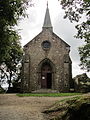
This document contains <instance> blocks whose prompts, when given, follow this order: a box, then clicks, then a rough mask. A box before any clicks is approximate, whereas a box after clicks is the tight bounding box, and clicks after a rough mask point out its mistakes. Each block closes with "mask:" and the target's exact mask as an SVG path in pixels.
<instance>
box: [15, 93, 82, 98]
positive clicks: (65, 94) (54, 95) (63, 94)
mask: <svg viewBox="0 0 90 120" xmlns="http://www.w3.org/2000/svg"><path fill="white" fill-rule="evenodd" d="M75 95H81V93H46V94H36V93H34V94H33V93H24V94H17V96H19V97H29V96H33V97H63V96H75Z"/></svg>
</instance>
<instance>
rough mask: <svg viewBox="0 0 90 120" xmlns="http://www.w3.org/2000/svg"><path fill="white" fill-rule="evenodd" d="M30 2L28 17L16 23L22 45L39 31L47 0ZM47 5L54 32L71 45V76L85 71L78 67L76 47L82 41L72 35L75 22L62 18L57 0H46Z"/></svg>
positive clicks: (62, 14) (62, 12)
mask: <svg viewBox="0 0 90 120" xmlns="http://www.w3.org/2000/svg"><path fill="white" fill-rule="evenodd" d="M32 4H34V6H33V7H29V8H28V9H27V13H28V18H25V19H23V20H21V21H20V22H19V25H18V29H20V30H19V33H20V35H21V37H22V39H21V43H22V46H23V45H25V44H26V43H27V42H29V41H30V40H32V38H33V37H35V36H36V35H37V34H38V33H40V32H41V30H42V26H43V22H44V17H45V11H46V7H47V0H33V3H32ZM48 6H49V12H50V17H51V22H52V26H53V30H54V33H56V34H57V35H58V36H59V37H60V38H62V39H63V40H64V41H66V42H67V43H68V44H69V45H70V46H71V52H70V56H71V59H72V74H73V77H74V76H76V75H77V74H82V73H85V71H82V70H81V69H80V67H79V64H80V61H79V55H78V47H79V46H81V45H82V44H83V41H82V40H78V39H75V38H74V37H73V36H74V35H75V33H76V30H75V28H74V25H75V23H70V22H69V20H68V19H63V16H64V11H63V10H62V9H61V6H60V3H59V1H58V0H48ZM88 75H89V73H88ZM89 76H90V75H89Z"/></svg>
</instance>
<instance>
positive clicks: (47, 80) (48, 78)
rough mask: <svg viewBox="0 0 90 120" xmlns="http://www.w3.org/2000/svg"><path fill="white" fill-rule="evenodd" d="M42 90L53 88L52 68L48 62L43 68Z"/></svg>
mask: <svg viewBox="0 0 90 120" xmlns="http://www.w3.org/2000/svg"><path fill="white" fill-rule="evenodd" d="M41 88H48V89H50V88H52V67H51V65H50V64H49V63H48V62H45V63H43V64H42V67H41Z"/></svg>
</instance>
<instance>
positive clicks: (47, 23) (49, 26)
mask: <svg viewBox="0 0 90 120" xmlns="http://www.w3.org/2000/svg"><path fill="white" fill-rule="evenodd" d="M45 28H46V29H50V30H53V28H52V24H51V19H50V14H49V9H48V2H47V9H46V13H45V18H44V24H43V29H45Z"/></svg>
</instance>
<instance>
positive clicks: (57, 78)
mask: <svg viewBox="0 0 90 120" xmlns="http://www.w3.org/2000/svg"><path fill="white" fill-rule="evenodd" d="M46 40H48V41H49V42H50V43H51V47H50V49H48V50H44V49H43V48H42V42H43V41H46ZM69 48H70V47H69V45H68V44H67V43H65V42H64V41H63V40H61V39H60V38H59V37H58V36H57V35H56V34H54V33H53V32H51V31H49V30H48V29H45V30H44V31H42V32H41V33H40V34H39V35H37V36H36V37H35V38H34V39H33V40H32V41H30V42H29V43H28V44H26V45H25V47H24V51H25V59H26V60H24V63H23V71H24V72H23V80H22V81H23V88H24V87H26V88H27V91H33V90H37V89H40V88H41V86H40V66H39V65H40V63H41V62H42V61H43V60H45V59H46V60H50V61H51V63H53V69H54V72H53V86H52V89H56V90H58V91H59V92H64V91H65V92H68V91H69V89H70V85H69V82H70V79H71V71H70V65H71V60H70V57H69ZM27 56H28V57H27ZM24 84H25V86H24Z"/></svg>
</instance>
